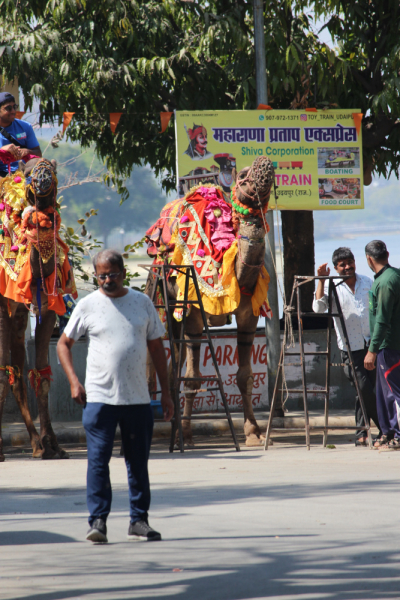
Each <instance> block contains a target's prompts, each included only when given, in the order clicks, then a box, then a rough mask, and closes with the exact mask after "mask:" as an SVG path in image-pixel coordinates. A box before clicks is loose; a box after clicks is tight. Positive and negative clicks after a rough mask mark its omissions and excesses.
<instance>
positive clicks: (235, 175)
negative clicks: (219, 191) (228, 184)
mask: <svg viewBox="0 0 400 600" xmlns="http://www.w3.org/2000/svg"><path fill="white" fill-rule="evenodd" d="M232 177H233V181H234V182H235V183H236V180H237V170H236V167H233V169H232Z"/></svg>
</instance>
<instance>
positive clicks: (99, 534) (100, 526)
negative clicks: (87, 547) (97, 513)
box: [86, 519, 108, 544]
mask: <svg viewBox="0 0 400 600" xmlns="http://www.w3.org/2000/svg"><path fill="white" fill-rule="evenodd" d="M86 539H87V540H89V542H98V543H100V544H105V543H106V542H108V540H107V525H106V524H105V522H104V521H103V519H96V520H95V521H93V524H92V526H91V528H90V529H89V531H88V532H87V536H86Z"/></svg>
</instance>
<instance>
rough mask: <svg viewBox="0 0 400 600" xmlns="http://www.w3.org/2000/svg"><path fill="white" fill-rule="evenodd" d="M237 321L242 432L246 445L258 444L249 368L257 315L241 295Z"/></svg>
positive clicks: (238, 380) (258, 438)
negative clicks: (242, 417) (242, 418)
mask: <svg viewBox="0 0 400 600" xmlns="http://www.w3.org/2000/svg"><path fill="white" fill-rule="evenodd" d="M235 316H236V322H237V343H238V359H239V369H238V372H237V374H236V380H237V385H238V388H239V390H240V393H241V394H242V401H243V416H244V434H245V436H246V446H259V445H260V444H262V443H263V438H262V436H261V430H260V428H259V426H258V424H257V421H256V418H255V416H254V411H253V404H252V399H251V396H252V392H253V381H254V378H253V371H252V368H251V350H252V347H253V341H254V336H255V332H256V327H257V321H258V317H255V316H254V315H253V309H252V306H251V299H250V297H249V296H242V299H241V301H240V305H239V308H238V309H237V310H236V312H235Z"/></svg>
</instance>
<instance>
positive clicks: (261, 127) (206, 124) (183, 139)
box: [175, 109, 364, 210]
mask: <svg viewBox="0 0 400 600" xmlns="http://www.w3.org/2000/svg"><path fill="white" fill-rule="evenodd" d="M175 116H176V118H175V133H176V149H177V152H176V155H177V179H178V182H177V183H178V190H179V194H180V195H184V194H185V193H186V192H187V191H188V190H189V189H190V188H191V187H193V186H194V185H196V184H198V183H201V182H209V183H214V184H218V185H220V186H222V188H223V190H224V192H226V194H227V195H229V194H230V191H231V189H232V187H233V185H234V182H235V174H236V172H239V171H240V170H241V169H243V167H246V166H250V165H251V163H252V162H253V160H254V159H255V158H256V157H257V156H268V157H269V158H270V159H271V160H272V162H273V164H274V167H275V184H276V196H277V203H278V208H279V209H280V210H327V209H328V210H332V209H334V210H343V209H355V208H364V196H363V177H362V173H363V167H362V142H361V127H360V111H358V110H356V109H353V110H321V111H317V112H307V111H304V112H302V111H293V110H246V111H239V110H238V111H196V112H187V111H177V112H176V115H175ZM270 207H271V208H273V207H275V199H274V194H271V200H270Z"/></svg>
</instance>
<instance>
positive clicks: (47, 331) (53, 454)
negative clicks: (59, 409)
mask: <svg viewBox="0 0 400 600" xmlns="http://www.w3.org/2000/svg"><path fill="white" fill-rule="evenodd" d="M55 322H56V314H55V312H53V311H50V310H49V311H44V312H43V313H42V322H41V323H40V324H39V322H38V318H37V317H36V332H35V354H36V359H35V366H36V369H37V370H40V369H44V368H45V367H47V366H48V354H49V345H50V338H51V335H52V333H53V329H54V324H55ZM49 389H50V381H49V380H48V379H42V380H41V382H40V385H39V389H38V393H37V403H38V410H39V420H40V439H41V442H42V446H43V455H42V458H43V459H49V458H57V455H58V457H59V458H69V455H68V453H67V452H65V450H63V449H62V448H60V446H59V445H58V442H57V438H56V434H55V433H54V431H53V428H52V426H51V421H50V414H49Z"/></svg>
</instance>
